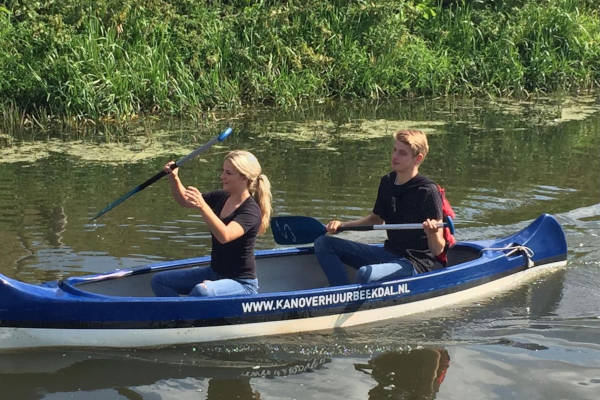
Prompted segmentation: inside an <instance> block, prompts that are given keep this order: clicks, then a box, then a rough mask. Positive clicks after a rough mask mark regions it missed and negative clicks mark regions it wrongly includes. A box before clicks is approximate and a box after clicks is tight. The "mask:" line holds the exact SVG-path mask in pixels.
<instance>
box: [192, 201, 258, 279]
mask: <svg viewBox="0 0 600 400" xmlns="http://www.w3.org/2000/svg"><path fill="white" fill-rule="evenodd" d="M202 196H203V197H204V201H206V203H207V204H208V205H209V206H210V208H211V209H212V210H213V211H214V213H215V214H216V215H217V216H219V218H220V219H221V221H223V223H225V224H228V223H229V222H231V221H235V222H237V223H238V224H240V225H241V226H242V228H243V229H244V234H243V235H242V236H241V237H239V238H237V239H236V240H232V241H231V242H229V243H225V244H221V243H219V241H218V240H217V239H216V238H215V237H214V235H211V236H212V251H211V263H210V266H211V268H212V269H213V270H214V271H215V272H216V273H218V274H219V275H222V276H223V277H225V278H231V279H256V262H255V260H254V243H255V242H256V236H257V235H258V229H259V227H260V221H261V217H262V213H261V211H260V207H259V206H258V204H257V203H256V201H255V200H254V198H253V197H252V196H250V197H248V198H247V199H246V200H245V201H244V202H243V203H242V204H241V205H240V206H239V207H238V208H237V209H236V210H234V211H233V212H232V213H231V214H230V215H227V216H226V217H225V218H221V217H220V214H221V210H222V209H223V206H224V205H225V201H226V200H227V198H228V197H229V193H227V192H226V191H224V190H215V191H214V192H209V193H203V194H202Z"/></svg>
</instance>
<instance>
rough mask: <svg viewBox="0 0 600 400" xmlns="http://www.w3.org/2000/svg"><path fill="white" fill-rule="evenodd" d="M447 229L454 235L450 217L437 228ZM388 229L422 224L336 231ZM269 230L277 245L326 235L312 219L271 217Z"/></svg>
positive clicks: (316, 221)
mask: <svg viewBox="0 0 600 400" xmlns="http://www.w3.org/2000/svg"><path fill="white" fill-rule="evenodd" d="M443 226H444V227H446V226H447V227H448V228H450V232H452V233H454V223H453V221H452V218H451V217H446V222H445V223H443V224H442V223H440V224H439V227H440V228H441V227H443ZM388 229H399V230H408V229H423V224H381V225H361V226H348V227H344V226H342V227H341V228H339V229H338V232H342V231H375V230H388ZM271 230H272V231H273V238H274V239H275V242H276V243H278V244H305V243H312V242H314V241H315V239H316V238H318V237H319V236H322V235H324V234H326V233H327V229H325V225H323V224H322V223H321V222H320V221H319V220H317V219H315V218H312V217H303V216H293V215H286V216H281V217H273V218H272V219H271Z"/></svg>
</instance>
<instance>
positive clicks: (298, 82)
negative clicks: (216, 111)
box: [0, 0, 600, 121]
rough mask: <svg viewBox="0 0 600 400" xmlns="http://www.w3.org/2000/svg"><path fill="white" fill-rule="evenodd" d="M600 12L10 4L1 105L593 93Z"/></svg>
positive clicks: (332, 2) (116, 110) (369, 5)
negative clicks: (587, 91) (561, 92)
mask: <svg viewBox="0 0 600 400" xmlns="http://www.w3.org/2000/svg"><path fill="white" fill-rule="evenodd" d="M594 3H595V2H594V1H591V0H542V1H536V0H506V1H466V0H455V1H443V2H437V1H433V0H421V1H419V0H413V1H405V2H404V1H402V2H401V1H394V0H381V1H375V2H371V1H362V0H354V1H351V0H345V1H344V0H289V1H286V2H281V1H268V0H262V1H251V0H230V1H226V0H221V1H218V0H214V1H210V2H209V1H198V0H172V1H167V0H148V1H146V2H139V1H134V0H120V1H117V0H97V1H91V0H72V1H69V2H59V1H48V2H38V1H34V0H21V1H16V0H14V1H13V0H9V1H5V3H4V6H1V5H0V104H2V105H4V107H5V108H7V107H12V108H11V110H13V108H14V109H15V110H17V111H14V110H13V111H9V112H8V113H7V112H5V113H4V115H14V113H15V112H16V113H17V114H19V115H21V114H22V115H25V116H29V115H32V114H40V113H41V114H44V115H45V116H46V117H45V120H49V121H51V120H54V119H67V120H73V121H88V120H89V121H124V120H127V119H130V118H132V117H135V116H136V115H139V114H148V113H156V114H159V115H165V114H166V115H176V116H189V115H196V114H198V113H199V112H201V111H202V110H207V109H212V108H215V107H222V108H229V107H233V106H237V105H248V104H268V105H275V106H282V107H287V106H301V105H302V104H303V103H305V102H312V101H314V100H325V99H329V98H382V97H412V96H443V95H448V94H455V93H459V94H465V95H474V94H481V93H486V94H489V95H511V94H513V95H522V94H528V93H530V92H537V91H541V92H550V91H555V90H582V89H591V88H597V87H598V86H599V85H600V14H599V11H598V9H597V8H595V6H594ZM29 119H31V118H29ZM11 120H14V121H16V120H17V119H16V118H11Z"/></svg>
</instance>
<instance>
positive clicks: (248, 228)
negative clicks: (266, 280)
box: [152, 150, 271, 296]
mask: <svg viewBox="0 0 600 400" xmlns="http://www.w3.org/2000/svg"><path fill="white" fill-rule="evenodd" d="M172 164H173V161H170V162H168V163H167V164H166V165H165V167H164V170H165V172H167V173H168V175H169V178H170V179H169V184H170V186H171V192H172V193H173V197H174V198H175V200H176V201H177V203H179V204H180V205H181V206H183V207H187V208H193V209H196V210H198V212H199V213H200V215H201V216H202V218H203V219H204V221H205V222H206V224H207V225H208V228H209V229H210V233H211V236H212V251H211V264H210V267H198V268H192V269H188V270H182V271H165V272H160V273H158V274H156V275H155V276H154V277H153V279H152V289H153V290H154V293H155V294H156V295H157V296H178V295H181V294H185V295H190V296H227V295H242V294H253V293H257V291H258V280H257V278H256V264H255V261H254V244H255V242H256V236H257V235H259V234H262V233H264V232H265V231H266V230H267V228H268V226H269V220H270V217H271V184H270V183H269V179H268V178H267V177H266V176H265V175H264V174H263V173H262V169H261V167H260V163H259V162H258V160H257V159H256V157H255V156H254V155H253V154H252V153H250V152H248V151H244V150H235V151H231V152H229V154H227V156H226V157H225V160H224V161H223V171H222V173H221V183H222V185H223V189H222V190H215V191H212V192H208V193H201V192H200V191H199V190H198V189H197V188H196V187H194V186H188V187H187V188H186V187H185V186H184V185H183V184H182V183H181V180H180V179H179V174H178V168H175V169H174V170H171V165H172Z"/></svg>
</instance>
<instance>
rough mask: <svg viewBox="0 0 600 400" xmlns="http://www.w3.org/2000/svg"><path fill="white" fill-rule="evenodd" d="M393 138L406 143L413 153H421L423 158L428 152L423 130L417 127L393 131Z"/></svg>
mask: <svg viewBox="0 0 600 400" xmlns="http://www.w3.org/2000/svg"><path fill="white" fill-rule="evenodd" d="M394 139H396V140H397V141H399V142H403V143H406V144H407V145H409V146H410V148H411V150H412V151H413V153H414V154H415V156H416V155H417V154H423V158H425V156H427V153H429V144H428V143H427V136H426V135H425V132H423V131H420V130H418V129H402V130H399V131H398V132H396V133H394Z"/></svg>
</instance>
